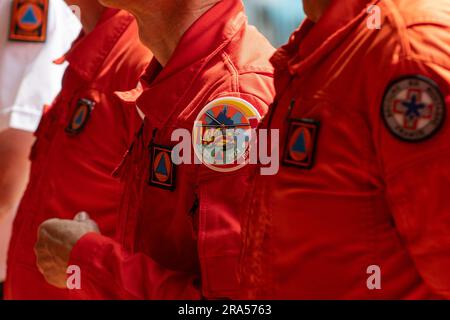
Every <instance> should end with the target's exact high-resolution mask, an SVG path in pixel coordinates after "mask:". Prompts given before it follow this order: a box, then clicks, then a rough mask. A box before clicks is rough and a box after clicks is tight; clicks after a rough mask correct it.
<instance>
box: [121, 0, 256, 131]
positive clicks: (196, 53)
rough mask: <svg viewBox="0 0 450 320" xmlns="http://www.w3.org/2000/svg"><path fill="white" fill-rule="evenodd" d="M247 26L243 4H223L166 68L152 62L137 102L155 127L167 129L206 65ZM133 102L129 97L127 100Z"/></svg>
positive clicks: (188, 35)
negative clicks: (167, 125)
mask: <svg viewBox="0 0 450 320" xmlns="http://www.w3.org/2000/svg"><path fill="white" fill-rule="evenodd" d="M246 22H247V19H246V16H245V13H244V6H243V4H242V1H241V0H227V1H221V2H219V3H218V4H216V5H215V6H214V7H212V8H211V9H210V10H209V11H208V12H206V13H205V14H204V15H203V16H202V17H200V18H199V19H198V20H197V21H196V22H195V23H194V24H193V25H192V26H191V27H190V28H189V29H188V30H187V31H186V32H185V34H184V35H183V37H182V38H181V40H180V42H179V44H178V46H177V48H176V49H175V51H174V53H173V55H172V57H171V59H170V60H169V62H168V63H167V65H166V66H165V67H164V68H163V67H162V66H161V65H160V64H159V62H158V61H157V60H156V59H153V61H152V62H151V63H150V65H149V67H148V68H147V71H146V72H145V74H144V76H143V77H142V78H141V84H142V86H143V89H144V92H143V93H142V94H140V97H139V98H138V99H137V101H136V104H137V106H138V107H139V109H140V110H142V112H143V113H144V114H145V116H146V118H147V119H148V120H149V121H150V122H151V123H152V125H153V126H155V127H157V128H162V127H164V125H165V124H166V122H167V120H168V119H169V118H170V116H171V115H172V114H173V113H174V111H175V110H176V109H177V107H178V105H179V103H180V102H181V99H182V98H184V97H185V95H186V93H187V92H188V90H189V88H190V86H191V84H192V83H193V82H194V80H195V78H196V77H197V75H198V74H200V73H201V72H202V70H203V68H204V66H205V65H206V63H208V62H209V61H210V60H211V59H212V58H213V57H214V56H216V55H217V54H218V53H219V52H220V50H222V49H223V48H224V47H225V46H226V45H227V44H229V43H230V42H231V41H232V39H233V38H234V37H235V35H236V34H237V33H238V32H239V31H240V30H242V28H243V27H244V26H245V25H246ZM121 96H122V98H123V97H125V96H126V95H124V94H122V95H121ZM131 98H132V97H130V95H128V99H126V100H128V101H130V99H131Z"/></svg>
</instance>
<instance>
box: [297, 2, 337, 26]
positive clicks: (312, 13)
mask: <svg viewBox="0 0 450 320" xmlns="http://www.w3.org/2000/svg"><path fill="white" fill-rule="evenodd" d="M331 1H332V0H303V8H304V10H305V13H306V15H307V16H308V18H309V19H310V20H312V21H314V22H317V21H319V20H320V18H321V17H322V16H323V14H324V12H325V11H326V10H327V8H328V6H329V5H330V3H331Z"/></svg>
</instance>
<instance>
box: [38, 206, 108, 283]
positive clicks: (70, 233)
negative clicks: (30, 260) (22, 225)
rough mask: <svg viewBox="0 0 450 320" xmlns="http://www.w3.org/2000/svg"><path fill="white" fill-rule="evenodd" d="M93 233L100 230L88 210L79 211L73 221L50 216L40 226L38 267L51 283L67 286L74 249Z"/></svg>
mask: <svg viewBox="0 0 450 320" xmlns="http://www.w3.org/2000/svg"><path fill="white" fill-rule="evenodd" d="M90 232H95V233H99V229H98V226H97V224H96V223H95V222H94V221H93V220H91V219H90V218H89V215H88V214H87V213H86V212H80V213H78V214H77V215H76V216H75V218H74V219H73V220H61V219H50V220H47V221H44V222H43V223H42V224H41V225H40V226H39V229H38V239H37V242H36V245H35V248H34V251H35V253H36V263H37V267H38V269H39V271H40V272H41V273H42V275H43V276H44V278H45V280H46V281H47V282H48V283H50V284H51V285H53V286H55V287H58V288H66V281H67V273H66V272H67V267H68V264H69V258H70V252H71V251H72V248H73V247H74V246H75V244H76V243H77V241H78V240H80V238H81V237H83V236H84V235H85V234H87V233H90Z"/></svg>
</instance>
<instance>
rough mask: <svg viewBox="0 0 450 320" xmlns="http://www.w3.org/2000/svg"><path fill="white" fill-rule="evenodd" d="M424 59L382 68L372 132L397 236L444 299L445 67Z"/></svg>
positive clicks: (448, 97) (447, 279)
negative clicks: (383, 75) (384, 74)
mask: <svg viewBox="0 0 450 320" xmlns="http://www.w3.org/2000/svg"><path fill="white" fill-rule="evenodd" d="M430 60H433V59H422V58H414V57H412V56H408V57H405V58H404V59H401V60H400V61H399V62H398V63H397V64H396V65H394V66H393V67H392V68H389V69H390V71H389V73H390V76H389V77H388V81H385V82H383V83H382V84H381V85H380V86H379V87H378V88H379V89H380V90H378V91H379V92H378V93H375V94H379V93H383V91H384V95H383V96H381V95H379V96H378V97H377V98H376V99H375V101H377V102H376V105H375V106H373V108H372V110H373V111H372V113H373V114H372V120H373V123H374V130H373V134H374V140H375V146H376V149H377V150H376V152H377V154H378V158H379V164H380V167H381V169H382V172H383V177H382V179H383V180H384V184H385V192H386V198H387V200H388V204H389V206H390V209H391V212H392V215H393V220H394V223H395V226H396V228H397V230H398V232H399V235H400V237H401V238H402V239H403V241H404V243H405V245H406V246H407V248H408V250H409V252H410V254H411V257H412V259H413V260H414V262H415V264H416V266H417V269H418V271H419V273H420V275H421V276H422V277H423V279H424V281H425V283H426V284H427V285H428V286H429V287H430V288H431V289H432V290H433V291H434V292H435V293H436V294H439V295H442V296H443V297H445V298H450V272H449V270H450V255H449V252H450V199H449V195H450V122H449V120H450V119H449V113H448V109H449V107H450V68H449V65H445V63H440V62H439V60H438V59H435V61H436V62H434V61H430ZM383 81H384V80H383ZM374 87H375V88H376V87H377V86H374ZM374 87H372V88H374ZM374 91H376V90H374ZM380 108H381V112H380ZM414 115H417V116H419V117H415V116H414ZM408 116H409V117H410V118H409V120H408ZM416 120H417V121H416Z"/></svg>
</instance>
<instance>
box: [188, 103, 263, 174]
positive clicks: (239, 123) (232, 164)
mask: <svg viewBox="0 0 450 320" xmlns="http://www.w3.org/2000/svg"><path fill="white" fill-rule="evenodd" d="M260 120H261V115H260V114H259V112H258V110H257V109H256V108H255V107H254V106H253V105H252V104H250V103H249V102H247V101H245V100H243V99H240V98H235V97H223V98H219V99H216V100H214V101H212V102H210V103H209V104H208V105H207V106H205V107H204V108H203V109H202V110H201V111H200V113H199V114H198V116H197V119H196V120H195V123H194V128H193V137H192V138H193V145H194V151H195V154H196V156H197V158H198V159H200V160H201V162H202V163H203V164H205V165H206V166H207V167H209V168H211V169H213V170H216V171H221V172H230V171H235V170H238V169H239V168H241V167H243V166H244V165H246V164H247V160H248V154H249V147H250V141H252V138H253V135H254V134H255V131H254V130H256V128H257V126H258V124H259V121H260Z"/></svg>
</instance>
